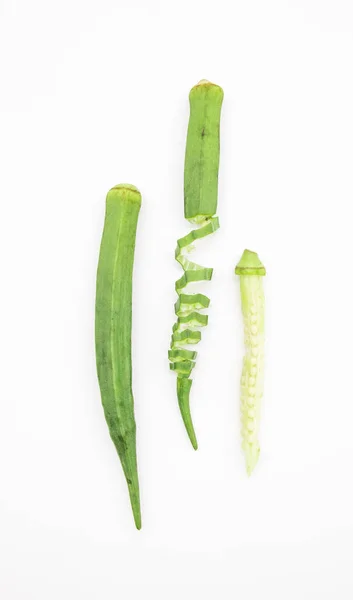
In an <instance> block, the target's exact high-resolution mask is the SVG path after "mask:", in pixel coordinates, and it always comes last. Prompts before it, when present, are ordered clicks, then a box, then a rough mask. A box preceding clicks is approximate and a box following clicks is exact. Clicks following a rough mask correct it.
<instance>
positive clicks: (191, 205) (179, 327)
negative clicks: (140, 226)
mask: <svg viewBox="0 0 353 600" xmlns="http://www.w3.org/2000/svg"><path fill="white" fill-rule="evenodd" d="M189 99H190V119H189V126H188V133H187V141H186V152H185V169H184V214H185V218H186V219H187V220H188V221H189V222H190V223H193V224H196V225H198V226H199V229H195V230H193V231H191V232H190V233H188V234H187V235H186V236H184V237H183V238H181V239H179V240H178V242H177V248H176V251H175V258H176V260H177V261H178V262H179V263H180V265H181V266H182V268H183V270H184V274H183V276H182V277H181V278H180V279H179V280H178V281H177V282H176V284H175V289H176V292H177V294H178V300H177V302H176V304H175V313H176V315H177V321H176V323H175V324H174V327H173V334H172V339H171V345H170V350H169V360H170V361H171V362H170V368H171V370H173V371H175V372H176V374H177V396H178V403H179V407H180V412H181V416H182V418H183V421H184V424H185V427H186V430H187V433H188V436H189V438H190V441H191V443H192V446H193V447H194V449H195V450H196V449H197V440H196V435H195V431H194V426H193V423H192V418H191V413H190V399H189V395H190V388H191V385H192V380H191V379H190V375H191V371H192V369H193V368H194V366H195V359H196V356H197V353H196V352H195V351H194V350H188V349H186V348H184V347H183V346H184V345H187V344H190V345H192V344H197V343H198V342H199V341H200V339H201V332H200V331H199V328H200V327H203V326H204V325H207V320H208V317H207V315H205V314H203V313H202V312H199V311H202V310H204V309H205V308H207V307H208V306H209V303H210V300H209V298H208V297H207V296H205V295H203V294H189V293H185V287H186V286H187V285H188V284H189V283H192V282H197V281H202V280H204V281H209V280H210V279H211V278H212V273H213V269H210V268H205V267H202V266H200V265H198V264H196V263H193V262H191V261H190V260H189V259H188V258H187V256H186V253H187V252H188V251H189V250H191V249H192V247H193V246H192V244H193V242H194V241H196V240H198V239H200V238H202V237H205V236H206V235H208V234H210V233H213V232H214V231H216V230H217V229H218V228H219V222H218V217H215V216H214V215H215V213H216V211H217V196H218V166H219V146H220V143H219V137H220V136H219V128H220V117H221V107H222V101H223V90H222V88H220V87H219V86H218V85H215V84H213V83H210V82H209V81H206V80H205V79H203V80H202V81H200V82H199V83H198V84H197V85H196V86H195V87H193V88H192V90H191V92H190V95H189Z"/></svg>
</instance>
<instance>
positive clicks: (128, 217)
mask: <svg viewBox="0 0 353 600" xmlns="http://www.w3.org/2000/svg"><path fill="white" fill-rule="evenodd" d="M140 207H141V194H140V192H139V191H138V190H137V188H135V187H134V186H132V185H128V184H121V185H117V186H116V187H114V188H112V189H111V190H110V191H109V192H108V195H107V199H106V213H105V222H104V230H103V236H102V242H101V248H100V255H99V263H98V271H97V292H96V360H97V372H98V380H99V386H100V391H101V397H102V404H103V409H104V413H105V418H106V421H107V424H108V427H109V432H110V436H111V438H112V440H113V443H114V445H115V448H116V450H117V452H118V455H119V457H120V461H121V464H122V467H123V471H124V474H125V478H126V481H127V484H128V489H129V494H130V501H131V506H132V511H133V515H134V520H135V525H136V527H137V529H141V511H140V493H139V482H138V474H137V460H136V424H135V416H134V399H133V395H132V372H131V320H132V314H131V313H132V272H133V264H134V252H135V238H136V228H137V220H138V215H139V212H140Z"/></svg>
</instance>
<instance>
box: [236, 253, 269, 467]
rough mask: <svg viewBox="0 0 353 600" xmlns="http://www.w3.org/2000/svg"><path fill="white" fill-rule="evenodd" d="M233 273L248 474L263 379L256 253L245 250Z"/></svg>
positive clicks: (255, 452) (254, 456) (260, 271)
mask: <svg viewBox="0 0 353 600" xmlns="http://www.w3.org/2000/svg"><path fill="white" fill-rule="evenodd" d="M235 273H236V274H237V275H239V277H240V294H241V306H242V313H243V322H244V344H245V355H244V359H243V368H242V374H241V382H240V390H241V393H240V409H241V425H242V428H241V434H242V448H243V450H244V453H245V461H246V470H247V473H248V475H251V473H252V471H253V470H254V468H255V466H256V464H257V461H258V459H259V455H260V445H259V437H258V436H259V422H260V408H261V399H262V396H263V387H264V378H263V368H264V309H265V299H264V291H263V285H262V277H263V276H264V275H266V271H265V267H264V266H263V264H262V263H261V261H260V259H259V257H258V255H257V254H256V252H251V251H250V250H245V251H244V253H243V255H242V257H241V259H240V261H239V263H238V264H237V266H236V268H235Z"/></svg>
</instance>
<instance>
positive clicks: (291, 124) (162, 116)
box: [0, 0, 353, 600]
mask: <svg viewBox="0 0 353 600" xmlns="http://www.w3.org/2000/svg"><path fill="white" fill-rule="evenodd" d="M352 33H353V5H352V3H351V2H350V0H346V1H344V0H340V1H339V0H332V1H330V0H326V1H322V0H316V1H315V0H300V1H298V0H291V1H287V2H285V1H283V0H277V1H276V0H267V1H266V2H263V1H262V0H257V1H253V2H248V1H246V0H243V1H242V2H239V1H234V2H230V1H227V0H218V1H217V2H210V1H206V0H187V1H186V0H185V1H183V0H179V1H178V2H167V1H165V2H162V1H160V2H158V1H156V0H155V1H153V0H149V1H147V0H145V1H144V0H140V1H137V0H135V1H134V0H129V1H127V0H126V1H124V2H123V1H122V0H120V1H119V0H101V1H100V2H93V0H61V1H60V2H58V1H56V2H55V1H54V2H53V1H52V2H48V1H46V0H31V2H27V1H26V0H17V1H15V0H13V1H9V0H8V1H6V0H1V1H0V57H1V58H0V60H1V88H2V90H1V96H0V105H1V114H0V119H1V120H0V128H1V136H0V164H1V178H0V198H1V219H0V228H1V229H0V251H1V265H2V266H1V280H2V284H3V285H2V292H1V305H2V309H1V316H2V318H1V371H2V375H1V380H0V381H1V406H0V472H1V489H0V510H1V513H0V530H1V536H0V565H1V569H0V571H1V573H0V596H1V598H2V599H4V600H49V599H50V600H62V599H63V598H65V600H78V599H80V600H81V599H82V600H96V599H97V600H102V599H104V600H113V599H114V600H116V598H120V597H121V598H124V600H130V599H133V600H135V599H141V598H153V599H156V600H162V599H163V600H167V599H168V600H176V599H178V600H179V599H180V598H183V600H189V599H205V598H206V599H212V600H213V599H214V598H221V599H222V600H228V599H229V600H234V599H235V598H239V599H240V598H241V599H242V600H253V599H256V600H258V599H260V598H269V599H270V598H271V600H283V599H285V600H297V599H298V598H300V599H301V600H309V599H310V600H311V599H316V598H317V599H320V600H325V599H329V600H331V599H333V598H340V600H351V598H352V596H353V575H352V570H351V561H352V552H353V510H352V506H353V485H352V480H353V468H352V456H353V435H352V423H353V397H352V386H351V383H350V375H351V370H352V357H353V347H352V339H353V322H352V317H351V314H352V306H353V287H352V276H351V266H352V261H353V244H352V206H353V204H352V194H353V179H352V164H353V85H352V59H353V37H352ZM204 77H206V78H208V79H210V80H211V81H215V82H216V83H218V84H220V85H222V87H223V88H224V92H225V99H224V105H223V114H222V139H221V142H222V149H221V167H220V185H219V211H218V214H219V217H220V220H221V229H220V231H219V232H217V234H216V235H214V236H213V237H212V238H208V239H207V241H206V240H205V241H204V243H203V244H200V251H198V252H196V253H195V259H199V261H200V262H201V263H202V262H203V264H205V265H209V266H212V265H213V266H214V267H215V275H214V279H213V281H212V283H211V284H209V285H207V286H206V288H207V289H206V288H205V291H206V293H208V294H209V295H210V297H211V299H212V307H211V309H210V311H209V314H210V324H209V327H208V328H207V330H205V332H204V336H203V340H202V343H201V345H200V348H199V350H200V352H199V357H198V363H197V368H196V370H195V374H194V375H195V376H194V386H193V390H192V392H193V393H192V411H193V415H194V421H195V427H196V429H197V434H198V439H199V446H200V449H199V451H198V452H197V453H195V452H193V450H192V449H191V446H190V444H189V442H188V440H187V438H186V434H185V432H184V430H183V426H182V423H181V420H180V416H179V414H178V408H177V402H176V396H175V376H174V375H173V374H171V373H169V369H168V361H167V350H168V343H169V336H170V333H171V327H172V324H173V320H174V316H173V303H174V301H175V292H174V281H175V280H176V279H177V278H178V277H179V276H180V274H181V271H180V269H179V268H178V265H177V264H176V263H175V262H174V259H173V252H174V247H175V242H176V239H177V237H180V236H181V235H183V234H184V233H186V232H187V231H188V226H187V223H186V222H185V221H184V219H183V161H184V148H185V136H186V127H187V121H188V110H189V108H188V99H187V97H188V92H189V89H190V88H191V87H192V85H194V84H195V83H196V82H197V81H198V80H199V79H201V78H204ZM120 182H131V183H134V184H135V185H137V186H138V187H139V188H140V190H141V192H142V194H143V208H142V210H141V216H140V221H139V227H138V239H137V248H136V260H135V273H134V315H133V319H134V323H133V342H134V347H133V355H134V394H135V402H136V420H137V424H138V455H139V467H140V480H141V490H142V509H143V529H142V531H141V532H140V533H138V532H137V531H135V530H134V527H133V521H132V516H131V511H130V506H129V502H128V498H127V490H126V485H125V482H124V480H123V476H122V472H121V468H120V464H119V461H118V458H117V456H116V454H115V451H114V448H113V446H112V444H111V442H110V439H109V436H108V431H107V427H106V424H105V421H104V418H103V412H102V408H101V405H100V396H99V390H98V385H97V380H96V373H95V357H94V344H93V337H94V336H93V333H94V296H95V275H96V265H97V259H98V250H99V243H100V237H101V232H102V225H103V216H104V201H105V194H106V192H107V190H108V189H109V188H110V187H111V186H113V185H114V184H116V183H120ZM244 247H249V248H251V249H253V250H256V251H258V253H259V255H260V257H261V259H262V260H263V262H264V263H265V265H266V267H267V270H268V276H267V277H266V281H265V293H266V300H267V322H266V332H267V338H266V381H265V398H264V404H263V418H262V425H261V444H262V454H261V458H260V462H259V464H258V467H257V469H256V472H255V473H254V475H253V477H252V478H251V479H250V480H249V479H248V478H247V476H246V474H245V466H244V460H243V456H242V454H241V451H240V434H239V414H238V407H239V377H240V365H241V359H242V353H243V345H242V328H241V327H242V324H241V316H240V298H239V289H238V282H237V281H236V278H235V276H234V272H233V268H234V265H235V263H236V261H237V260H238V259H239V256H240V255H241V253H242V251H243V249H244Z"/></svg>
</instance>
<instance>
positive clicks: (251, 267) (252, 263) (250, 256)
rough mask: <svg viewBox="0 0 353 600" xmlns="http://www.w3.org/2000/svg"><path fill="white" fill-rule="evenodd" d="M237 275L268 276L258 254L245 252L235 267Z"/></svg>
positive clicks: (249, 251)
mask: <svg viewBox="0 0 353 600" xmlns="http://www.w3.org/2000/svg"><path fill="white" fill-rule="evenodd" d="M235 273H236V275H260V276H263V275H266V269H265V267H264V266H263V264H262V262H261V260H260V259H259V257H258V255H257V253H256V252H252V251H251V250H244V252H243V255H242V257H241V259H240V261H239V262H238V264H237V266H236V267H235Z"/></svg>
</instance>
